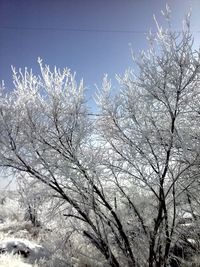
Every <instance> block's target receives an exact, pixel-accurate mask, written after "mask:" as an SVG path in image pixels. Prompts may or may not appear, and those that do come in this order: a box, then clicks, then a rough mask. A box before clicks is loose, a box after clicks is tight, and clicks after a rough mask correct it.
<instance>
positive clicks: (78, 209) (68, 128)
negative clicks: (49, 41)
mask: <svg viewBox="0 0 200 267" xmlns="http://www.w3.org/2000/svg"><path fill="white" fill-rule="evenodd" d="M39 64H40V67H41V77H37V76H35V75H33V74H32V72H28V71H27V70H25V73H24V74H23V73H22V72H21V71H20V72H19V73H17V72H16V71H15V69H13V79H14V85H15V90H14V92H12V93H11V94H10V95H9V96H3V95H2V96H1V108H0V120H1V126H0V136H1V137H0V146H1V152H0V158H1V160H0V162H1V166H3V167H8V168H12V169H13V170H15V171H17V172H25V173H26V174H28V175H29V176H30V177H31V178H32V179H33V178H35V179H38V180H39V181H41V182H43V183H44V184H46V188H47V190H49V191H50V192H51V193H52V196H54V197H55V198H58V199H62V200H63V202H64V203H65V206H67V207H68V209H67V207H66V209H67V212H65V216H66V218H68V219H70V218H71V219H74V220H79V221H80V222H79V228H80V229H79V230H82V233H83V235H84V236H85V237H86V238H87V239H89V240H90V242H91V243H92V244H93V245H94V246H95V247H96V248H97V249H98V250H99V251H100V252H101V253H102V254H103V255H104V256H105V258H106V259H107V261H108V262H109V263H110V265H111V266H120V263H119V260H118V257H119V255H117V253H116V252H114V251H113V248H112V246H111V245H110V243H109V242H110V241H109V240H110V239H113V238H114V239H116V241H117V242H118V246H119V247H120V253H121V254H122V255H124V262H126V263H127V264H128V265H130V266H134V265H135V258H134V255H133V251H132V249H131V244H130V241H129V238H128V236H127V234H126V232H125V230H124V229H123V225H122V223H121V220H120V218H119V217H118V215H117V213H116V212H115V210H114V209H113V205H112V203H110V200H109V198H108V195H105V193H104V189H103V186H102V182H101V181H100V179H99V176H98V172H100V169H99V170H98V168H96V165H97V163H98V160H97V157H96V155H97V154H98V150H99V149H98V148H96V146H94V145H93V146H92V144H93V143H94V138H93V136H92V132H93V127H92V126H93V125H92V121H91V120H90V118H89V117H88V115H87V114H88V111H87V108H86V106H85V103H84V102H85V100H84V95H83V92H84V87H83V83H82V82H81V83H80V84H79V85H77V83H76V81H75V77H74V75H72V74H71V73H70V71H69V70H68V69H64V70H63V71H62V72H61V70H59V69H56V68H55V70H54V71H53V72H51V71H50V69H49V67H48V66H43V65H42V62H41V60H39ZM48 188H49V189H48ZM108 233H110V236H108Z"/></svg>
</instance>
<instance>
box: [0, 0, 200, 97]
mask: <svg viewBox="0 0 200 267" xmlns="http://www.w3.org/2000/svg"><path fill="white" fill-rule="evenodd" d="M167 3H168V4H169V5H170V7H171V9H172V15H173V18H174V28H175V29H176V30H180V29H181V21H182V18H183V16H184V14H185V13H186V12H187V10H189V7H192V29H193V30H194V33H195V35H196V36H197V40H200V32H198V31H200V0H168V1H167ZM165 5H166V1H164V0H0V80H2V79H3V80H4V81H5V83H6V85H7V88H9V89H12V88H13V85H12V80H11V77H12V72H11V65H14V66H16V67H17V68H19V67H22V68H24V67H25V66H27V67H28V68H32V69H33V70H34V71H35V72H36V73H37V72H38V70H39V68H38V65H37V58H38V56H40V57H41V58H42V59H43V60H44V62H45V63H47V64H49V65H50V66H54V65H56V66H58V67H61V68H62V67H65V66H66V67H69V68H70V69H71V70H72V71H76V73H77V77H78V78H82V77H83V78H84V81H85V85H86V87H87V88H88V95H89V96H90V95H92V94H93V92H94V91H95V86H94V84H95V83H97V84H100V83H101V80H102V77H103V75H104V73H108V74H109V76H110V77H111V78H114V76H115V73H118V74H121V73H123V72H124V71H125V69H126V68H128V67H131V66H132V61H131V53H130V47H129V43H131V44H132V47H133V49H134V50H135V51H136V52H137V51H139V50H140V49H143V48H145V47H146V44H147V43H146V40H145V32H146V31H148V30H149V29H150V28H151V29H155V23H154V20H153V14H155V15H156V17H157V18H158V20H159V21H162V18H161V13H160V10H161V9H164V8H165Z"/></svg>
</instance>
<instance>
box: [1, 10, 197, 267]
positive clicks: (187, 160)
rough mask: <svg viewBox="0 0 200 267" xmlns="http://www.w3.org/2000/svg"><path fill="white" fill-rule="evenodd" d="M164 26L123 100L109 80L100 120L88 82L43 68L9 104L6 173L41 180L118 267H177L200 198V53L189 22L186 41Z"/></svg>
mask: <svg viewBox="0 0 200 267" xmlns="http://www.w3.org/2000/svg"><path fill="white" fill-rule="evenodd" d="M164 15H165V17H166V19H167V20H168V21H169V16H170V10H169V8H167V10H166V12H165V14H164ZM157 27H158V32H157V34H155V35H154V34H150V35H149V43H150V49H149V50H148V51H147V52H142V53H141V54H140V56H139V57H137V58H136V59H135V63H136V64H137V66H138V70H137V71H136V72H135V73H134V72H133V71H131V70H129V71H127V72H126V73H125V75H124V76H123V77H118V81H119V83H120V86H121V90H120V92H119V93H118V94H116V95H115V97H112V91H111V88H112V86H111V83H110V81H109V80H108V79H107V78H105V79H104V81H103V89H102V90H101V92H100V93H99V95H98V98H97V101H98V104H99V106H100V108H101V113H100V114H99V115H100V116H98V119H97V120H96V121H94V120H92V119H90V115H89V112H88V109H87V106H86V103H85V97H84V86H83V83H82V81H81V82H80V84H77V82H76V80H75V76H74V75H73V74H72V73H71V72H70V70H69V69H64V70H63V71H61V70H60V69H57V68H55V69H54V71H51V70H50V68H49V67H48V66H44V65H43V64H42V61H41V60H39V64H40V69H41V75H40V76H36V75H34V74H33V73H32V71H27V70H25V72H24V73H22V71H21V70H20V71H19V72H17V71H16V70H15V69H14V68H13V81H14V85H15V89H14V91H13V92H11V93H10V94H8V95H5V94H4V92H3V91H2V94H1V97H0V165H1V166H2V167H4V168H11V169H13V170H14V171H16V172H20V173H22V174H23V173H26V177H27V175H28V176H30V178H31V179H33V180H34V179H37V180H38V181H40V182H42V183H43V185H45V189H46V190H47V191H48V196H49V195H51V196H52V197H53V198H54V199H58V201H59V203H60V206H59V208H60V207H61V206H62V210H63V216H64V217H65V218H66V220H68V221H70V225H71V226H72V227H73V230H74V231H77V233H79V234H82V236H83V237H84V238H85V240H86V244H87V242H89V243H90V245H92V246H93V247H96V249H97V250H98V252H100V253H101V254H102V255H103V256H104V258H105V260H106V261H107V263H108V264H109V265H110V266H113V267H119V266H130V267H131V266H149V267H154V266H169V264H170V262H171V263H172V257H173V251H172V247H174V244H175V241H176V239H177V238H178V235H177V229H178V224H179V218H180V215H179V214H180V210H181V204H180V203H181V202H184V201H185V200H187V199H190V203H189V202H188V204H191V205H192V200H191V198H192V196H193V195H194V194H193V193H194V191H195V190H196V191H195V192H197V191H198V190H199V139H200V133H199V127H198V122H199V110H200V105H199V100H200V90H199V78H200V52H199V51H194V50H193V39H192V35H191V33H190V25H189V18H188V17H187V18H186V20H185V22H184V27H183V31H182V32H181V33H174V32H173V31H172V30H171V29H170V22H169V28H168V29H166V30H163V29H162V28H161V27H160V26H159V25H158V24H157ZM188 196H189V198H188ZM184 203H185V202H184ZM103 264H104V266H106V263H105V262H104V263H103Z"/></svg>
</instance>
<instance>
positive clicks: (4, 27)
mask: <svg viewBox="0 0 200 267" xmlns="http://www.w3.org/2000/svg"><path fill="white" fill-rule="evenodd" d="M0 29H2V30H24V31H62V32H94V33H122V34H145V33H149V31H145V30H106V29H92V28H91V29H81V28H59V27H42V28H41V27H16V26H0ZM174 32H177V33H180V32H181V31H176V30H175V31H174ZM191 32H195V33H200V31H191ZM153 33H156V32H153Z"/></svg>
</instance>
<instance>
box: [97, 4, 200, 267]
mask: <svg viewBox="0 0 200 267" xmlns="http://www.w3.org/2000/svg"><path fill="white" fill-rule="evenodd" d="M163 13H164V12H163ZM164 15H165V17H166V19H167V21H168V26H169V27H168V28H167V29H166V30H164V29H162V28H161V27H160V26H159V25H158V23H157V22H156V23H157V29H158V32H157V34H156V35H154V34H150V35H149V42H150V48H149V50H148V51H147V52H142V53H141V54H140V55H139V57H137V58H135V59H134V60H135V63H136V65H137V66H138V71H137V72H135V73H134V72H133V71H130V70H129V71H127V72H126V73H125V75H124V76H123V77H118V80H119V82H120V84H121V91H120V92H119V93H118V94H117V95H116V96H115V97H113V96H112V91H111V87H112V86H111V82H110V81H109V80H108V79H107V77H105V79H104V82H103V90H102V92H101V93H100V94H99V95H98V98H97V101H98V103H99V105H100V107H101V109H102V118H101V119H99V127H100V128H101V136H102V142H103V141H104V142H105V144H106V147H107V148H108V154H107V155H108V156H107V157H105V160H104V166H105V168H107V169H109V170H110V176H112V182H113V184H114V185H113V186H115V187H117V189H118V192H119V194H120V195H121V197H123V198H125V199H126V201H127V203H128V204H129V206H130V209H131V210H132V213H133V214H135V216H136V217H137V218H138V222H139V223H140V226H141V229H142V230H143V234H144V236H145V237H146V240H148V243H149V248H148V253H149V255H148V265H149V267H152V266H168V265H169V259H170V252H171V247H172V243H173V241H174V240H173V237H174V232H175V229H176V227H177V224H178V212H177V206H178V205H177V203H178V201H179V200H180V199H181V197H182V196H183V194H185V193H186V192H187V191H188V190H189V191H190V189H192V187H193V186H194V184H195V186H197V188H198V189H197V190H199V184H198V183H197V180H198V177H199V129H198V126H197V125H198V122H199V115H198V112H199V100H200V90H199V88H200V87H199V86H200V83H199V81H200V80H199V78H200V52H199V51H194V50H193V38H192V35H191V33H190V24H189V16H188V17H187V18H186V20H185V21H184V28H183V31H182V32H181V33H177V32H173V31H172V30H171V29H170V20H169V19H170V10H169V8H168V7H167V10H166V12H165V13H164ZM113 98H114V100H113ZM111 155H112V156H111ZM135 192H140V195H141V197H142V196H144V195H148V196H149V203H147V204H146V205H147V206H148V207H149V209H150V210H151V215H150V216H149V214H148V213H147V214H145V213H144V212H143V209H141V207H140V206H139V205H138V203H137V199H136V198H135V196H134V195H135ZM132 229H134V225H132ZM176 238H177V236H176Z"/></svg>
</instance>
